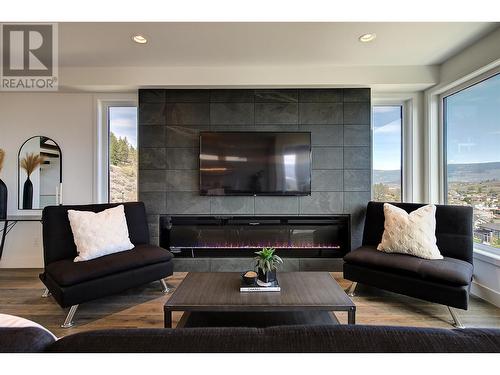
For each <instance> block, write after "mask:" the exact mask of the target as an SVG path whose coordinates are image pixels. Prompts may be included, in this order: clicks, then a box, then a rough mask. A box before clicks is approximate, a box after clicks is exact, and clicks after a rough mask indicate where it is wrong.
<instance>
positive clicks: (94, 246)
mask: <svg viewBox="0 0 500 375" xmlns="http://www.w3.org/2000/svg"><path fill="white" fill-rule="evenodd" d="M68 218H69V223H70V225H71V230H72V231H73V237H74V239H75V245H76V250H77V252H78V256H77V257H76V258H75V262H80V261H83V260H90V259H94V258H99V257H102V256H104V255H108V254H113V253H118V252H120V251H125V250H130V249H132V248H133V247H134V245H133V244H132V242H130V238H129V235H128V227H127V219H126V217H125V208H124V206H123V205H122V204H121V205H119V206H116V207H113V208H108V209H107V210H104V211H101V212H98V213H95V212H90V211H75V210H68Z"/></svg>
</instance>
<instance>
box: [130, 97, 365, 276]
mask: <svg viewBox="0 0 500 375" xmlns="http://www.w3.org/2000/svg"><path fill="white" fill-rule="evenodd" d="M370 119H371V110H370V89H367V88H348V89H258V90H247V89H234V90H233V89H227V90H226V89H223V90H220V89H216V90H215V89H206V90H203V89H200V90H197V89H186V90H177V89H143V90H139V198H140V200H142V201H144V202H145V204H146V209H147V212H148V217H149V223H150V230H151V236H152V241H153V242H154V243H157V242H158V236H159V233H158V218H159V215H162V214H171V215H175V214H217V215H225V214H227V215H271V214H279V215H301V214H304V215H305V214H307V215H311V214H317V215H328V214H337V213H350V214H351V215H352V246H353V247H356V246H358V245H359V244H360V243H361V236H362V225H363V222H362V221H363V220H362V219H363V213H364V208H365V207H366V203H367V202H368V201H369V200H370V196H371V193H370V191H371V164H372V161H371V132H370ZM207 130H210V131H310V132H311V135H312V159H313V162H312V168H313V171H312V184H311V185H312V193H311V195H310V196H305V197H202V196H200V195H198V185H199V180H198V179H199V175H198V145H199V132H200V131H207ZM318 260H319V259H318ZM318 260H316V262H317V261H318ZM306 268H307V267H306Z"/></svg>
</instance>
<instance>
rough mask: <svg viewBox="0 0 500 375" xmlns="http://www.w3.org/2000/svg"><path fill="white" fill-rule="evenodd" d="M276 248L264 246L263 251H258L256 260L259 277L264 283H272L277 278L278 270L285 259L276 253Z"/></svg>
mask: <svg viewBox="0 0 500 375" xmlns="http://www.w3.org/2000/svg"><path fill="white" fill-rule="evenodd" d="M275 251H276V249H274V248H273V247H264V248H263V249H262V250H261V251H257V252H256V253H255V254H256V255H257V256H256V257H255V258H254V260H255V261H256V264H255V267H257V273H258V275H259V276H258V278H259V280H260V281H262V282H264V283H270V282H273V281H275V280H276V270H277V268H278V267H279V265H280V264H282V263H283V260H282V259H281V258H280V257H279V256H277V255H276V254H274V252H275Z"/></svg>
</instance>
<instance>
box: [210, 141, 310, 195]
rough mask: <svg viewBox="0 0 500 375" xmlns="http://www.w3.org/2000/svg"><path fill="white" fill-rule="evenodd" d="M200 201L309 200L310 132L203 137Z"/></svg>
mask: <svg viewBox="0 0 500 375" xmlns="http://www.w3.org/2000/svg"><path fill="white" fill-rule="evenodd" d="M200 194H201V195H310V194H311V133H310V132H201V133H200Z"/></svg>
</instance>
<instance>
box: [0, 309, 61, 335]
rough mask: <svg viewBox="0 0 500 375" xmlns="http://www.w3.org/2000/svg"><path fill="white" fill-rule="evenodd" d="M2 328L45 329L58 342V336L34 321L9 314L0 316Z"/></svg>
mask: <svg viewBox="0 0 500 375" xmlns="http://www.w3.org/2000/svg"><path fill="white" fill-rule="evenodd" d="M0 327H2V328H26V327H35V328H40V329H43V330H44V331H45V332H47V333H49V334H50V335H51V336H52V337H53V338H54V340H57V337H56V335H54V334H53V333H52V332H50V331H49V330H48V329H47V328H45V327H44V326H41V325H40V324H38V323H35V322H34V321H32V320H28V319H24V318H21V317H19V316H14V315H8V314H0Z"/></svg>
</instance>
